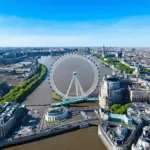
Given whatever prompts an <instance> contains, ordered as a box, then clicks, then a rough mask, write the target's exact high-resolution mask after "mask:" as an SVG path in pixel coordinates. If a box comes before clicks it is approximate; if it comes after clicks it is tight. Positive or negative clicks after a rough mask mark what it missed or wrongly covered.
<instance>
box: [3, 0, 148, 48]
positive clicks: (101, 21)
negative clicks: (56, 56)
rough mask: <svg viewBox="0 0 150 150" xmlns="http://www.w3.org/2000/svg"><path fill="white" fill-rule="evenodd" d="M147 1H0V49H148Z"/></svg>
mask: <svg viewBox="0 0 150 150" xmlns="http://www.w3.org/2000/svg"><path fill="white" fill-rule="evenodd" d="M149 41H150V0H90V1H89V0H75V1H72V0H24V1H21V0H0V46H102V45H106V46H124V47H126V46H129V47H130V46H133V47H134V46H137V47H148V46H150V42H149Z"/></svg>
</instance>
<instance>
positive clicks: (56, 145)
mask: <svg viewBox="0 0 150 150" xmlns="http://www.w3.org/2000/svg"><path fill="white" fill-rule="evenodd" d="M55 59H56V58H55V57H51V56H48V57H42V58H41V59H40V60H39V62H40V63H42V64H44V65H45V66H46V67H47V68H50V67H51V65H52V63H53V62H54V60H55ZM98 65H99V68H100V80H102V78H103V76H104V75H105V74H111V73H112V70H111V69H110V68H109V67H105V66H104V65H102V64H101V63H100V62H98ZM60 71H61V70H60ZM51 93H52V90H51V88H50V84H49V81H48V79H47V78H46V79H45V80H44V81H43V82H42V83H41V85H40V86H39V87H38V88H37V89H36V90H35V91H34V92H33V93H32V94H31V95H30V96H29V97H28V98H27V99H26V100H25V102H24V103H25V104H28V105H32V104H51V103H53V102H56V101H55V100H53V99H52V98H51ZM82 105H84V106H85V105H86V106H87V105H89V104H82ZM92 105H93V104H92ZM95 105H96V104H95ZM97 132H98V131H97V127H89V128H85V129H81V130H77V131H73V132H69V133H66V134H62V135H59V136H56V137H52V138H47V139H43V140H39V141H35V142H32V143H28V144H24V145H20V146H16V147H11V148H8V150H30V149H32V150H34V149H35V150H50V149H53V150H91V149H93V150H106V147H105V146H104V144H103V143H102V141H101V140H100V138H99V137H98V133H97Z"/></svg>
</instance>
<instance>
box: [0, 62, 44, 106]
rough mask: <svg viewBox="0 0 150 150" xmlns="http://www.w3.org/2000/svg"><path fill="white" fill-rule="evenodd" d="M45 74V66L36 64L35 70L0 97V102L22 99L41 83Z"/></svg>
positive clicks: (19, 100)
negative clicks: (30, 75) (31, 74)
mask: <svg viewBox="0 0 150 150" xmlns="http://www.w3.org/2000/svg"><path fill="white" fill-rule="evenodd" d="M46 74H47V69H46V67H45V66H44V65H42V64H38V66H37V72H36V73H35V74H34V75H33V76H32V77H30V78H29V79H27V80H25V81H24V82H23V83H21V84H19V85H17V86H15V87H14V88H13V89H12V90H10V92H9V93H7V94H6V95H4V96H3V97H1V99H0V104H3V103H5V102H12V101H17V102H22V101H24V100H25V99H26V97H27V96H28V95H30V94H31V93H32V92H33V91H34V90H35V89H36V88H37V86H39V85H40V84H41V82H42V81H43V80H44V79H45V76H46Z"/></svg>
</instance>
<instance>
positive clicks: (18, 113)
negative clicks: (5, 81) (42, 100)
mask: <svg viewBox="0 0 150 150" xmlns="http://www.w3.org/2000/svg"><path fill="white" fill-rule="evenodd" d="M26 113H27V109H26V108H25V105H20V104H18V103H14V102H9V103H4V104H2V105H0V137H5V136H7V134H8V133H9V132H10V131H11V130H12V129H13V128H14V127H15V125H16V124H17V121H18V120H19V119H20V120H19V121H21V120H22V119H23V117H24V116H25V114H26Z"/></svg>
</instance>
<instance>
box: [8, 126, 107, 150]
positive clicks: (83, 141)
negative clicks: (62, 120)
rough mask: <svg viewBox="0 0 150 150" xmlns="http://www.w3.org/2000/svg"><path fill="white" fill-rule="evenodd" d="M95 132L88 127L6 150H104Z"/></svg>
mask: <svg viewBox="0 0 150 150" xmlns="http://www.w3.org/2000/svg"><path fill="white" fill-rule="evenodd" d="M97 132H98V131H97V127H90V128H85V129H80V130H77V131H73V132H69V133H67V134H62V135H59V136H56V137H52V138H48V139H44V140H39V141H36V142H32V143H28V144H24V145H20V146H16V147H12V148H8V149H7V150H27V149H29V150H30V149H33V150H34V149H36V150H50V149H54V150H83V149H85V150H92V149H94V150H106V147H105V146H104V144H103V143H102V142H101V140H100V138H99V137H98V133H97Z"/></svg>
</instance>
